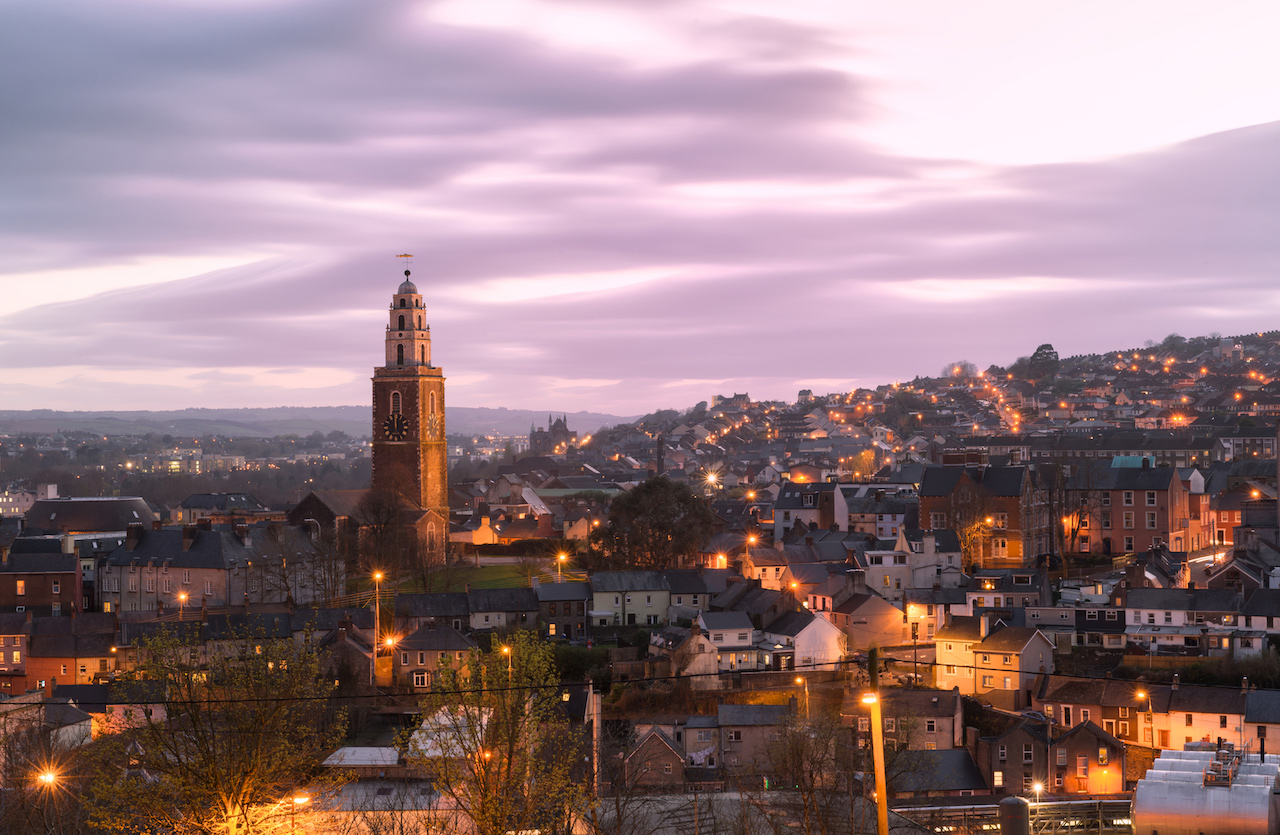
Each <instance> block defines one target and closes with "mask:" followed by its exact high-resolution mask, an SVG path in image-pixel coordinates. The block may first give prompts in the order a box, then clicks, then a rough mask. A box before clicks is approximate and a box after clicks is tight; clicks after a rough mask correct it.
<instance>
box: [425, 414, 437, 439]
mask: <svg viewBox="0 0 1280 835" xmlns="http://www.w3.org/2000/svg"><path fill="white" fill-rule="evenodd" d="M438 434H440V418H438V417H436V413H435V412H432V413H431V414H429V415H427V435H429V436H430V437H432V438H434V437H435V436H436V435H438Z"/></svg>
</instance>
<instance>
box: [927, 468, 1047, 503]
mask: <svg viewBox="0 0 1280 835" xmlns="http://www.w3.org/2000/svg"><path fill="white" fill-rule="evenodd" d="M966 473H967V474H968V476H969V478H970V479H971V480H972V481H974V482H975V483H977V484H981V485H982V486H983V487H984V488H985V489H986V490H987V491H989V492H990V493H991V494H992V495H995V496H1021V495H1022V486H1023V482H1024V480H1025V479H1026V477H1027V468H1026V467H1023V466H1014V467H927V468H925V471H924V476H923V477H922V478H921V479H920V495H921V496H950V495H951V493H952V492H953V491H954V490H955V489H956V485H957V484H959V483H960V479H961V477H962V476H963V475H965V474H966Z"/></svg>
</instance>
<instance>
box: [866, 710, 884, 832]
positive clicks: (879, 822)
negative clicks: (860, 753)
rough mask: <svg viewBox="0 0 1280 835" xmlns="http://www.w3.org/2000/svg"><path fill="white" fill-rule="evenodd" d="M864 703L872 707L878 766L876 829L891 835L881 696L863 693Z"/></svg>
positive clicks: (872, 750)
mask: <svg viewBox="0 0 1280 835" xmlns="http://www.w3.org/2000/svg"><path fill="white" fill-rule="evenodd" d="M862 703H863V704H864V705H867V706H868V707H870V708H871V753H872V756H873V757H874V759H875V768H876V831H877V833H879V835H889V788H888V780H886V779H885V773H884V718H883V716H882V715H881V710H880V697H879V696H877V695H876V694H875V693H871V692H868V693H863V694H862Z"/></svg>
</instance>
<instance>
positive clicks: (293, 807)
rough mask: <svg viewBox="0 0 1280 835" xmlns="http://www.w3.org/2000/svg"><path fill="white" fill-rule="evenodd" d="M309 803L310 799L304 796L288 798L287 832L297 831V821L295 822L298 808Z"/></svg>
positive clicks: (297, 795)
mask: <svg viewBox="0 0 1280 835" xmlns="http://www.w3.org/2000/svg"><path fill="white" fill-rule="evenodd" d="M310 801H311V797H310V796H308V795H305V794H295V795H294V796H293V797H291V798H289V831H290V832H297V831H298V821H297V814H298V807H299V806H305V805H306V804H307V803H309V802H310Z"/></svg>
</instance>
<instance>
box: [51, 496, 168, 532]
mask: <svg viewBox="0 0 1280 835" xmlns="http://www.w3.org/2000/svg"><path fill="white" fill-rule="evenodd" d="M154 521H156V515H155V513H153V512H152V511H151V508H150V507H148V506H147V503H146V501H144V500H143V499H141V498H138V497H137V496H120V497H105V498H87V499H37V500H36V502H35V503H34V504H33V505H31V509H30V510H28V511H27V514H26V530H27V532H28V533H33V532H35V531H50V532H53V533H59V532H63V531H67V532H86V533H88V532H104V531H123V530H126V529H127V528H128V527H129V525H131V524H134V523H139V522H140V523H142V524H144V525H146V526H148V527H150V526H151V523H152V522H154Z"/></svg>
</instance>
